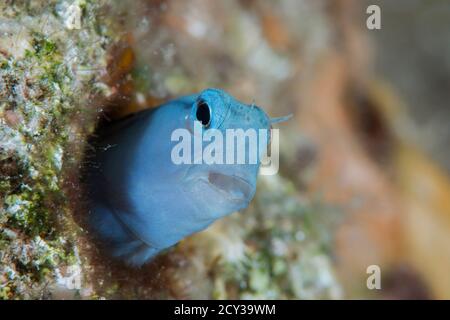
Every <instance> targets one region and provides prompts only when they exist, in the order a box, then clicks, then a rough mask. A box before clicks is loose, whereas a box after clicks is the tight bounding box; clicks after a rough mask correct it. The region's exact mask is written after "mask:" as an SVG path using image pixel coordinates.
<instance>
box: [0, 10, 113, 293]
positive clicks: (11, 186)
mask: <svg viewBox="0 0 450 320" xmlns="http://www.w3.org/2000/svg"><path fill="white" fill-rule="evenodd" d="M80 3H81V2H80ZM67 5H68V2H66V1H50V2H49V3H48V2H47V3H46V4H45V5H44V4H38V2H33V1H15V2H13V3H12V4H2V5H0V13H1V15H0V22H1V24H2V26H4V28H5V30H7V31H5V33H7V34H5V35H4V37H5V38H4V39H3V41H4V42H5V41H10V42H11V43H12V45H11V46H10V47H6V46H5V47H4V48H3V47H2V54H0V66H1V68H0V115H1V117H0V120H1V123H0V176H1V182H0V197H1V209H0V210H1V211H0V230H1V232H0V255H1V264H0V298H3V299H5V298H7V299H18V298H45V297H49V295H50V293H49V289H48V288H50V287H52V285H53V284H55V283H56V282H57V281H58V278H61V277H63V276H62V275H61V270H62V269H63V268H65V267H68V266H72V265H75V264H80V261H79V258H78V257H77V255H76V253H75V251H76V247H77V242H76V235H77V233H78V232H79V227H77V226H76V224H75V223H74V222H73V219H72V217H71V214H70V204H69V201H68V197H67V192H66V190H65V187H64V183H65V180H66V179H67V172H69V171H70V166H71V165H73V164H74V163H78V162H79V160H80V154H81V153H80V152H78V153H77V152H74V153H70V154H68V153H67V152H66V151H67V150H69V149H74V145H79V146H80V147H78V148H77V147H75V149H80V148H82V146H83V145H84V143H83V141H84V140H85V139H84V135H85V134H86V132H89V130H92V127H93V126H92V122H93V121H92V120H91V122H89V121H86V122H87V123H86V127H84V126H85V124H83V123H78V124H77V123H76V122H75V121H74V119H76V118H78V117H80V114H82V113H85V114H84V116H85V117H86V119H89V115H90V114H91V115H93V114H95V113H96V109H95V108H92V109H88V108H86V106H87V105H88V102H89V101H90V99H92V97H93V95H94V89H93V88H95V85H94V84H98V83H100V82H101V79H100V77H101V73H100V72H90V73H89V72H87V73H86V72H84V73H82V72H80V70H78V68H79V66H83V65H84V66H89V68H90V69H96V70H101V69H105V68H106V58H107V51H106V49H105V48H107V46H108V44H109V43H110V42H111V38H110V35H109V34H108V29H107V28H100V27H99V24H102V25H104V24H105V22H100V21H99V20H98V19H96V15H97V11H98V10H99V8H100V7H101V6H102V2H101V1H100V2H99V1H92V2H91V1H86V2H83V3H82V4H80V6H81V7H80V8H81V9H82V10H81V12H82V13H83V17H82V18H83V20H82V21H83V26H82V28H81V29H80V30H69V29H68V28H65V27H64V22H65V21H64V18H63V16H62V15H61V12H62V11H61V10H64V8H66V7H67ZM16 43H20V44H21V46H16V45H15V44H16Z"/></svg>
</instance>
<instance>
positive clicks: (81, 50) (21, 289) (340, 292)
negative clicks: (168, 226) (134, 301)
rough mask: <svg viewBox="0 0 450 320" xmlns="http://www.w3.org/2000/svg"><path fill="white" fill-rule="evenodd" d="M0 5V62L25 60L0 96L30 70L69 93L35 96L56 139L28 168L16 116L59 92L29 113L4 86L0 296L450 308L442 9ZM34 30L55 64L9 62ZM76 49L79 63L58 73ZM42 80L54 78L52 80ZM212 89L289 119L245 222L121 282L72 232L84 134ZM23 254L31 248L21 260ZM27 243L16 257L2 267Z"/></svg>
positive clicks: (211, 231) (390, 5) (337, 2)
mask: <svg viewBox="0 0 450 320" xmlns="http://www.w3.org/2000/svg"><path fill="white" fill-rule="evenodd" d="M7 2H10V3H9V4H8V6H7V7H6V6H4V7H1V9H2V11H1V12H2V20H1V21H0V22H1V24H0V26H2V28H4V30H7V31H8V32H9V35H8V36H6V37H5V36H3V38H0V49H1V50H0V51H1V52H2V55H3V58H2V59H3V60H4V61H11V60H13V61H15V62H16V63H17V62H19V65H20V62H23V61H25V62H23V63H22V65H21V66H22V67H21V68H22V69H20V70H19V69H14V68H17V66H16V65H14V67H11V68H12V69H8V68H6V67H5V68H2V71H1V72H2V73H1V74H2V81H3V88H6V89H8V82H7V81H6V79H9V78H8V77H13V78H14V75H17V74H19V72H24V69H25V71H26V70H27V68H31V67H32V66H33V64H32V63H35V64H37V63H42V61H41V60H42V59H44V58H45V59H47V60H45V61H46V63H47V62H48V63H50V64H51V63H52V61H54V60H55V59H58V63H59V65H62V66H66V67H67V69H68V70H69V72H68V73H67V74H65V76H66V77H67V79H66V78H64V79H65V80H64V81H67V82H68V85H70V86H71V88H75V89H74V90H68V91H67V92H66V91H64V86H63V85H62V84H60V86H61V87H62V90H60V91H61V92H62V95H63V96H62V98H61V99H62V100H61V99H60V101H64V99H69V98H70V99H69V104H71V105H72V108H69V109H64V110H65V111H64V112H54V110H56V109H53V106H54V105H53V104H51V103H48V104H47V105H48V108H47V109H45V108H44V109H43V111H42V113H41V114H40V115H39V116H38V117H44V118H45V119H47V120H48V119H50V120H51V121H50V122H51V123H52V125H55V126H57V128H58V129H59V130H60V131H59V132H62V133H64V134H67V139H66V140H64V141H60V140H58V139H57V135H55V136H53V135H52V136H45V135H44V136H45V137H46V138H45V139H43V138H33V139H35V140H34V142H33V143H35V144H37V145H38V146H40V148H39V150H37V151H36V150H34V151H33V152H35V153H33V154H32V155H33V157H30V155H29V153H28V152H31V151H24V150H28V149H26V148H25V147H24V146H26V143H31V142H26V143H25V144H24V145H21V144H20V143H11V141H12V140H11V139H13V138H14V137H17V136H20V137H22V135H25V133H24V132H25V131H27V130H26V129H27V128H29V126H30V124H29V123H28V122H26V121H25V124H23V126H22V127H18V126H17V121H18V120H17V118H18V119H21V117H22V118H25V119H28V118H29V115H30V113H32V112H35V111H36V110H37V109H36V108H37V107H35V106H38V105H40V104H39V103H38V102H39V101H40V102H42V99H46V97H49V101H54V99H53V100H52V97H55V95H57V94H58V95H59V94H61V93H60V91H58V92H57V93H55V89H54V87H52V88H53V89H51V90H47V91H44V92H43V93H42V96H39V97H37V98H36V99H37V100H38V101H29V103H28V104H27V103H26V102H27V101H28V100H29V99H31V98H29V97H26V96H25V97H23V98H22V100H20V99H19V98H18V96H17V93H15V94H16V95H15V96H14V95H13V94H12V91H8V90H3V91H2V92H1V94H2V97H1V98H2V99H4V100H5V101H6V102H2V109H1V115H2V119H4V121H3V122H2V126H3V128H2V132H1V133H0V137H1V138H2V140H0V141H2V144H1V145H0V147H2V149H0V150H2V158H1V161H2V162H1V163H0V168H1V171H0V172H1V173H2V176H3V179H4V181H10V183H9V184H5V185H4V186H3V187H2V188H3V189H1V191H2V196H3V211H2V213H3V217H4V219H3V220H0V222H1V223H2V227H3V229H4V230H10V231H11V232H13V233H15V234H16V237H15V238H14V237H10V236H8V235H3V238H0V240H1V241H0V245H1V246H0V249H1V250H2V252H3V257H4V259H3V260H2V261H3V263H2V267H1V269H0V271H1V272H0V284H1V288H2V290H3V291H0V293H2V295H3V297H5V298H13V297H20V298H36V297H46V298H47V297H48V298H56V299H58V298H67V297H78V298H98V297H106V298H215V299H227V298H228V299H252V298H263V299H264V298H267V299H347V298H351V299H354V298H371V299H449V298H450V274H449V270H450V184H449V172H450V154H449V152H448V146H449V142H450V141H449V139H450V127H449V125H448V124H449V121H450V109H449V108H448V101H449V100H450V90H449V89H450V88H449V85H450V72H449V71H450V42H449V41H448V39H449V36H450V3H449V2H448V1H446V0H433V1H426V0H414V1H412V0H401V1H395V2H394V1H387V0H386V1H379V0H373V1H369V0H364V1H354V0H334V1H333V0H329V1H326V0H320V1H307V0H282V1H277V2H273V1H265V0H262V1H256V0H234V1H221V2H219V1H214V2H213V1H202V0H192V1H178V0H166V1H163V0H158V1H156V0H155V1H150V0H139V1H120V2H119V1H117V2H111V1H100V2H98V3H96V4H95V5H94V4H92V3H91V2H90V1H75V2H73V1H52V2H51V3H52V4H51V5H50V6H49V7H48V8H47V7H46V8H43V7H42V5H40V4H38V3H37V2H36V3H34V2H33V1H31V2H29V1H23V2H22V1H7ZM30 3H31V4H30ZM370 4H377V5H378V6H379V7H380V9H381V29H379V30H369V29H367V27H366V20H367V19H368V17H369V15H368V14H367V13H366V9H367V7H368V6H369V5H370ZM70 5H75V7H76V8H80V19H81V20H80V21H81V29H79V30H78V29H76V28H75V29H74V28H69V27H68V26H67V24H66V21H67V20H65V18H64V17H66V16H65V15H64V12H67V10H68V9H67V8H69V7H70ZM49 8H55V9H54V10H53V11H51V10H49ZM49 11H50V13H49ZM61 12H62V13H61ZM42 17H45V19H43V18H42ZM49 17H50V18H49ZM66 18H67V17H66ZM33 19H37V21H34V20H33ZM24 21H25V22H24ZM33 21H34V22H33ZM43 21H47V22H46V23H45V25H44V24H43V23H44V22H43ZM48 21H50V23H49V22H48ZM20 22H23V23H22V25H24V26H25V27H22V28H19V27H18V25H19V23H20ZM24 29H25V31H24ZM59 29H62V31H59V33H57V32H56V30H59ZM36 30H38V32H37V33H38V34H39V35H41V37H42V38H43V39H46V41H47V42H49V43H52V44H54V48H53V47H52V48H53V49H52V48H47V45H46V46H44V48H47V49H48V50H51V51H49V52H50V53H48V54H47V53H46V56H43V55H42V54H39V52H42V50H41V51H39V50H37V49H36V45H34V46H33V45H32V46H30V49H29V50H30V51H31V52H33V50H34V53H35V55H32V54H30V53H28V56H27V54H23V55H21V54H20V53H21V49H20V47H25V48H28V47H27V44H26V43H27V41H28V42H33V41H34V43H36V35H35V34H36V32H35V31H36ZM33 32H34V33H33ZM26 34H29V36H27V37H28V38H27V37H26V36H25V35H26ZM33 37H34V38H33ZM22 38H23V42H20V41H19V40H21V41H22ZM11 39H15V40H14V41H13V43H14V44H15V46H16V47H19V48H16V47H14V46H11ZM18 39H19V40H18ZM33 39H34V40H33ZM47 42H46V43H47ZM18 43H21V44H20V46H19V45H18ZM46 43H45V44H46ZM11 48H12V49H11ZM14 48H15V49H14ZM47 49H46V50H47ZM74 51H76V52H77V55H78V56H79V57H83V58H78V60H77V59H75V60H73V59H71V60H68V59H64V58H63V59H62V60H61V57H67V56H70V54H72V53H73V52H74ZM43 57H44V58H43ZM27 59H28V60H27ZM33 59H34V60H33ZM30 61H31V62H30ZM26 63H30V64H29V65H27V64H26ZM3 65H6V64H3ZM12 65H13V64H11V66H12ZM52 70H53V69H52ZM64 70H66V69H64ZM66 71H67V70H66ZM7 72H9V73H7ZM53 72H54V73H55V78H56V79H58V75H59V73H60V72H62V71H61V69H55V70H54V71H53ZM7 76H8V77H7ZM28 77H29V78H31V79H32V78H33V74H28ZM20 79H22V80H23V77H20ZM20 79H19V80H18V83H19V84H20V83H21V82H20V81H21V80H20ZM27 81H29V80H27ZM54 81H56V82H58V81H59V80H54ZM58 83H59V82H58ZM12 86H13V87H14V84H13V85H12ZM22 87H23V86H22ZM25 87H26V86H25ZM207 87H218V88H222V89H224V90H226V91H228V92H229V93H230V94H232V95H233V96H235V97H236V98H238V99H239V100H241V101H244V102H247V103H252V102H254V103H255V104H257V105H259V106H261V107H263V108H264V109H265V110H266V111H267V112H268V113H269V114H270V115H271V116H281V115H285V114H288V113H293V115H294V118H293V119H291V120H290V121H289V122H287V123H285V124H280V126H279V128H280V150H281V159H280V173H279V174H278V175H276V176H261V177H260V179H259V185H258V190H257V194H256V196H255V199H254V201H253V202H252V204H251V206H250V207H249V208H248V209H247V210H245V211H244V212H239V213H235V214H233V215H231V216H230V217H227V218H225V219H223V220H221V221H219V222H217V223H215V224H214V225H213V226H211V227H210V228H208V229H207V230H205V231H204V232H201V233H199V234H197V235H194V236H192V237H190V238H188V239H186V240H184V241H182V242H181V243H180V244H178V245H177V246H176V247H175V248H173V249H171V250H169V251H168V252H167V253H165V254H163V255H161V256H160V257H159V258H158V259H156V260H155V261H154V262H152V263H151V264H149V265H146V266H145V267H143V268H141V269H139V270H137V271H136V270H133V269H128V268H126V267H124V266H123V265H120V264H118V263H114V262H111V261H109V260H108V258H107V257H104V256H102V253H101V252H99V250H98V249H97V247H96V246H95V244H93V243H92V241H91V239H90V235H89V234H88V232H86V231H85V230H84V225H83V224H84V222H83V221H84V218H83V217H85V216H86V214H88V213H87V212H86V211H87V210H86V208H85V203H86V200H85V199H83V192H84V190H85V188H84V186H83V184H82V183H80V182H79V179H78V173H79V172H80V170H82V168H83V165H85V164H84V162H83V154H84V153H89V152H90V151H89V145H88V144H87V142H86V141H87V140H88V137H89V135H90V134H92V133H94V130H95V124H96V123H97V122H98V121H101V119H105V118H108V119H109V118H120V117H122V116H125V115H127V114H130V113H133V112H136V111H138V110H143V109H146V108H152V107H155V106H157V105H159V104H161V103H163V102H165V101H167V100H169V99H172V98H175V97H178V96H180V95H184V94H190V93H193V92H199V91H201V90H203V89H204V88H207ZM0 88H2V87H1V86H0ZM73 92H75V93H77V94H76V95H75V97H72V96H71V95H72V94H73ZM80 92H81V93H83V94H78V93H80ZM84 93H85V94H84ZM42 97H44V98H42ZM27 99H28V100H27ZM39 99H41V100H39ZM13 101H16V103H15V104H14V103H13ZM30 105H31V106H32V107H30ZM30 108H31V109H30ZM33 108H34V109H33ZM55 108H57V110H60V109H59V108H61V107H60V106H59V105H58V106H57V107H55ZM30 110H31V111H30ZM33 110H34V111H33ZM67 110H70V111H67ZM42 115H43V116H42ZM39 119H40V118H39ZM27 126H28V127H27ZM68 128H70V130H69V129H68ZM41 137H42V136H41ZM21 141H22V140H21ZM25 141H26V140H25ZM19 146H21V147H20V148H19ZM55 146H57V147H58V148H60V149H61V153H62V154H63V156H62V159H63V160H62V165H61V166H60V168H59V169H58V167H57V166H56V165H52V166H51V167H45V168H43V167H40V163H42V161H50V160H42V159H44V158H42V157H38V156H37V155H39V156H40V155H42V154H43V152H44V151H45V152H46V153H45V154H46V157H47V156H48V154H49V153H48V152H49V151H48V150H50V151H52V152H51V153H50V154H51V156H52V159H54V155H55V154H54V150H55V148H56V147H55ZM22 147H24V148H22ZM42 150H44V151H42ZM17 159H18V160H17ZM23 159H31V160H28V162H26V161H23ZM45 159H48V158H45ZM30 161H31V162H30ZM33 161H34V162H33ZM14 163H16V164H17V165H15V164H14ZM23 163H26V164H23ZM30 163H32V164H33V163H35V165H34V169H35V170H37V172H38V175H37V176H38V177H40V176H39V174H40V173H41V172H44V169H45V170H47V171H45V172H46V174H47V173H48V172H50V175H51V176H52V177H56V178H55V179H56V180H55V181H56V182H55V184H56V186H57V188H56V189H55V188H50V187H48V185H49V183H48V182H45V183H42V181H47V180H45V179H47V176H43V178H42V179H44V178H45V179H44V180H39V179H41V178H39V179H37V178H34V177H33V176H32V172H31V173H30V167H29V165H30ZM50 163H51V161H50ZM16 167H17V168H16ZM36 168H37V169H36ZM49 170H50V171H49ZM19 173H20V174H21V178H20V179H18V178H17V176H18V174H19ZM14 177H16V178H14ZM14 179H15V180H14ZM17 180H19V182H18V181H17ZM20 181H22V182H26V184H27V185H28V187H29V188H28V189H27V190H28V191H27V193H25V191H23V190H24V189H23V188H22V189H21V187H18V185H20ZM22 184H23V183H22ZM29 190H31V191H29ZM29 193H31V195H29ZM35 193H36V194H40V195H43V197H42V198H36V197H35V198H34V199H35V200H34V201H35V203H39V207H37V205H35V206H34V207H33V208H31V209H30V208H29V207H26V205H24V203H23V201H29V198H28V197H31V196H32V195H33V194H35ZM49 193H51V196H49V195H48V194H49ZM45 197H47V199H58V200H57V202H56V203H57V204H58V205H55V204H54V203H53V205H51V204H49V203H48V202H47V201H44V200H43V199H44V198H45ZM48 197H50V198H48ZM24 199H25V200H24ZM36 199H37V200H36ZM20 201H22V202H20ZM55 201H56V200H55ZM14 206H15V207H14ZM24 206H25V207H24ZM11 208H14V210H13V209H11ZM42 208H44V209H45V212H46V213H47V214H49V215H50V217H53V216H55V217H57V218H58V219H46V220H45V221H43V222H42V223H41V224H43V225H48V224H50V225H51V226H52V228H44V229H40V230H37V231H36V230H34V229H33V230H31V229H30V230H29V228H28V229H27V227H26V226H25V224H24V223H18V222H17V221H19V222H20V221H21V220H18V219H19V218H18V214H20V212H21V210H22V212H23V210H25V209H26V210H28V211H30V210H31V211H32V212H34V211H33V210H38V211H36V212H40V211H39V210H41V209H42ZM28 211H27V212H28ZM39 214H40V213H39ZM32 216H33V215H32ZM37 217H40V216H39V215H38V216H37ZM35 218H36V217H35V216H33V219H35ZM22 219H23V218H22ZM39 219H40V218H39ZM61 219H63V221H64V223H61ZM39 221H41V220H39ZM50 229H51V231H50ZM8 232H9V231H8ZM4 233H5V232H4ZM36 235H39V237H40V239H41V240H42V241H43V242H44V243H46V245H47V246H48V247H49V248H51V249H52V250H53V252H58V255H51V257H52V259H53V260H51V263H50V262H48V261H47V260H45V259H44V260H45V261H46V262H45V268H46V269H47V270H48V271H47V272H46V273H45V274H43V273H42V271H41V270H42V267H41V268H40V269H39V270H38V271H36V268H35V266H36V261H41V262H42V261H43V260H42V253H40V252H38V251H37V250H34V251H33V248H35V247H36V246H37V244H36ZM57 238H58V239H60V238H62V239H64V244H62V243H60V242H58V241H59V240H58V241H56V239H57ZM68 244H70V246H69V245H68ZM24 246H25V247H26V248H28V249H29V250H28V251H26V250H25V249H22V251H20V250H18V249H17V248H18V247H19V248H24ZM23 250H25V251H26V253H25V255H28V260H27V259H25V260H23V259H18V258H17V257H16V255H18V252H23ZM46 252H47V251H46ZM49 252H50V251H49ZM60 252H63V253H60ZM74 252H75V253H74ZM46 254H47V253H46ZM68 256H70V257H72V258H70V259H66V258H65V257H68ZM41 262H39V263H41ZM39 263H38V265H39V266H40V265H43V263H41V264H39ZM371 265H377V266H379V267H380V270H381V289H380V290H370V289H369V288H368V287H367V278H368V277H369V276H370V275H371V273H368V272H367V268H368V267H369V266H371ZM74 270H76V272H75V271H74ZM12 271H13V273H14V274H13V276H11V272H12ZM74 281H75V283H77V285H75V286H74V285H73V283H74ZM42 283H46V285H45V287H44V286H43V285H42ZM68 283H70V284H71V285H68ZM5 288H9V289H8V290H7V289H5Z"/></svg>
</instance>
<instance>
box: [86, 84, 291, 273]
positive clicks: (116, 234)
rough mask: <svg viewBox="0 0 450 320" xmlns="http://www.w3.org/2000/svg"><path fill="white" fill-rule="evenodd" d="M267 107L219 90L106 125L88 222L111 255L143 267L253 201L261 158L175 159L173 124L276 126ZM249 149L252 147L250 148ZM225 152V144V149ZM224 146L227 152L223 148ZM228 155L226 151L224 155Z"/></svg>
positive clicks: (93, 175)
mask: <svg viewBox="0 0 450 320" xmlns="http://www.w3.org/2000/svg"><path fill="white" fill-rule="evenodd" d="M283 120H285V118H277V119H270V118H269V117H268V116H267V115H266V114H265V113H264V111H263V110H262V109H260V108H259V107H256V106H254V105H251V106H249V105H246V104H243V103H241V102H239V101H237V100H236V99H234V98H233V97H232V96H230V95H229V94H227V93H226V92H224V91H222V90H219V89H206V90H204V91H203V92H201V93H200V94H195V95H190V96H185V97H181V98H178V99H176V100H173V101H170V102H168V103H166V104H164V105H162V106H160V107H157V108H155V109H151V110H146V111H142V112H139V113H137V114H135V115H132V116H131V117H128V118H126V119H124V120H121V121H118V122H116V123H114V124H112V125H110V126H108V127H107V130H106V131H105V132H104V133H103V134H101V135H100V139H99V141H98V143H97V148H96V156H95V162H96V164H97V165H96V166H95V167H93V168H91V170H90V173H89V180H88V183H89V185H90V186H91V188H90V199H91V201H90V218H89V222H90V226H91V227H92V228H93V230H94V233H95V235H96V236H97V237H99V238H100V240H101V242H102V243H103V244H105V247H106V248H108V250H109V251H110V254H111V255H112V256H114V257H116V258H118V259H120V260H122V261H124V262H125V263H127V264H128V265H132V266H140V265H142V264H144V263H145V262H147V261H149V260H151V258H152V257H154V256H155V255H157V254H158V253H159V252H161V251H162V250H164V249H166V248H169V247H171V246H173V245H174V244H176V243H177V242H179V241H180V240H181V239H183V238H185V237H187V236H189V235H191V234H193V233H196V232H198V231H201V230H203V229H205V228H206V227H208V226H209V225H210V224H211V223H213V222H214V221H216V220H217V219H219V218H221V217H224V216H226V215H228V214H230V213H232V212H234V211H237V210H241V209H244V208H246V207H247V206H248V204H249V203H250V201H251V199H252V198H253V196H254V194H255V190H256V178H257V175H258V169H259V166H260V158H261V155H262V154H261V153H260V152H258V159H257V163H256V164H249V163H246V164H204V163H202V164H181V165H179V164H178V165H177V164H174V163H173V161H172V158H171V152H172V148H173V147H174V145H175V144H176V143H177V142H176V141H171V134H172V132H174V130H175V129H178V128H186V129H188V130H190V132H191V133H193V130H192V129H193V125H194V121H199V122H200V123H201V124H202V126H203V132H206V131H207V130H209V129H218V130H220V131H221V132H222V133H223V134H224V136H225V130H226V129H243V130H247V129H249V128H253V129H267V130H270V129H271V123H274V122H280V121H283ZM246 147H248V146H246ZM225 151H226V150H225ZM225 151H224V152H225ZM224 157H225V155H224Z"/></svg>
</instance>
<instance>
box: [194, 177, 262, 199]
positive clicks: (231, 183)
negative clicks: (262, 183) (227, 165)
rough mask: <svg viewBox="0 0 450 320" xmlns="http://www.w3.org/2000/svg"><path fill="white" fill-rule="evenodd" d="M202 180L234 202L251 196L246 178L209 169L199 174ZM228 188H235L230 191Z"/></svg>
mask: <svg viewBox="0 0 450 320" xmlns="http://www.w3.org/2000/svg"><path fill="white" fill-rule="evenodd" d="M199 180H201V181H202V182H204V183H207V184H208V185H209V186H210V187H212V188H213V189H214V190H215V191H216V192H218V193H219V194H221V195H223V196H224V197H225V198H227V200H229V201H231V202H235V203H244V202H247V201H249V200H250V199H251V197H252V193H253V192H252V185H251V183H250V182H249V180H248V179H246V178H244V177H241V176H238V175H235V174H232V175H229V174H224V173H220V172H218V171H209V172H208V174H207V175H206V176H201V177H200V179H199ZM230 188H235V189H234V190H233V191H236V190H237V192H232V190H230Z"/></svg>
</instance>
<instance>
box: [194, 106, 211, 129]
mask: <svg viewBox="0 0 450 320" xmlns="http://www.w3.org/2000/svg"><path fill="white" fill-rule="evenodd" d="M195 116H196V117H197V120H198V121H200V122H201V123H202V125H203V126H204V127H208V126H209V124H210V122H211V109H210V108H209V105H208V104H207V103H206V102H205V101H204V100H200V101H199V102H198V104H197V112H196V113H195Z"/></svg>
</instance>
